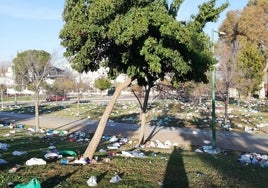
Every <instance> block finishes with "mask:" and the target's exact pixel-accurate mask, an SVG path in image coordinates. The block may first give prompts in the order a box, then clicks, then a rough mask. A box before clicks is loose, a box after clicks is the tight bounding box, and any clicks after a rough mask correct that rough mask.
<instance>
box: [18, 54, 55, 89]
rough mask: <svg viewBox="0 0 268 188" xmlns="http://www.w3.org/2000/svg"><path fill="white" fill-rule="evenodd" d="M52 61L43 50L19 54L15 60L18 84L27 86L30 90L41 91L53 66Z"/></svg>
mask: <svg viewBox="0 0 268 188" xmlns="http://www.w3.org/2000/svg"><path fill="white" fill-rule="evenodd" d="M50 59H51V56H50V54H49V53H47V52H46V51H43V50H27V51H24V52H20V53H18V54H17V56H16V57H15V58H14V59H13V71H14V74H15V78H16V83H17V84H19V85H26V86H28V87H29V89H30V88H32V89H34V90H37V89H39V87H40V84H41V82H42V80H43V79H44V77H45V76H46V75H47V70H48V68H49V67H50V65H51V64H50Z"/></svg>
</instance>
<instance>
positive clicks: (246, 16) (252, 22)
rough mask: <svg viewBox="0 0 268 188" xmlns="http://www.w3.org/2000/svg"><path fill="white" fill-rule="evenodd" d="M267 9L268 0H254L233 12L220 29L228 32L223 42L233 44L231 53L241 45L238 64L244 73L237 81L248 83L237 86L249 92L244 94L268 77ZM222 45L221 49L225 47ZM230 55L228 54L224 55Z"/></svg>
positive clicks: (237, 54) (230, 45)
mask: <svg viewBox="0 0 268 188" xmlns="http://www.w3.org/2000/svg"><path fill="white" fill-rule="evenodd" d="M267 10H268V3H267V1H265V0H250V1H249V3H248V5H247V7H245V8H244V9H243V11H231V12H229V13H228V14H227V18H226V19H225V20H224V22H223V24H222V25H221V27H220V31H223V32H225V33H226V36H225V37H224V38H220V40H221V44H222V45H227V46H229V51H230V54H231V53H232V51H234V48H237V49H236V50H235V51H236V52H235V56H236V62H235V63H236V65H237V66H238V67H237V70H240V71H237V73H239V74H240V76H239V79H237V82H238V81H239V82H240V83H245V84H236V86H237V89H238V90H240V92H243V91H246V92H244V93H241V94H245V95H246V96H249V94H252V93H254V92H256V91H258V90H259V86H260V84H261V83H262V81H263V80H266V77H267V70H268V64H267V59H268V58H267V57H268V56H267V52H268V51H267V47H268V30H267V27H266V25H267V22H268V15H267ZM222 41H223V42H224V43H225V44H224V43H223V42H222ZM222 45H221V46H220V47H219V50H221V49H222ZM226 57H228V56H225V57H224V58H226ZM229 57H231V56H229ZM224 58H221V60H223V59H224ZM252 69H254V72H252ZM241 72H243V74H242V73H241ZM249 74H250V75H249Z"/></svg>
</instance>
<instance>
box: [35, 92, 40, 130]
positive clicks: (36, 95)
mask: <svg viewBox="0 0 268 188" xmlns="http://www.w3.org/2000/svg"><path fill="white" fill-rule="evenodd" d="M34 104H35V106H34V107H35V129H36V130H35V131H36V132H39V128H40V127H39V91H36V92H35V101H34Z"/></svg>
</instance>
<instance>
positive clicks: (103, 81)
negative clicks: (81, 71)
mask: <svg viewBox="0 0 268 188" xmlns="http://www.w3.org/2000/svg"><path fill="white" fill-rule="evenodd" d="M111 86H112V83H111V82H110V80H109V79H107V78H105V77H104V76H101V77H100V78H98V79H96V80H95V82H94V87H96V88H98V89H99V90H101V92H102V91H103V90H106V89H109V88H110V87H111Z"/></svg>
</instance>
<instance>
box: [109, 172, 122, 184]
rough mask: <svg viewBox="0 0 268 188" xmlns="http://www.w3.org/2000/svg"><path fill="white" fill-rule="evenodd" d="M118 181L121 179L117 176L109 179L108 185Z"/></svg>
mask: <svg viewBox="0 0 268 188" xmlns="http://www.w3.org/2000/svg"><path fill="white" fill-rule="evenodd" d="M119 181H121V178H120V176H118V175H117V174H116V175H115V176H113V177H112V178H111V179H110V183H117V182H119Z"/></svg>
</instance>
